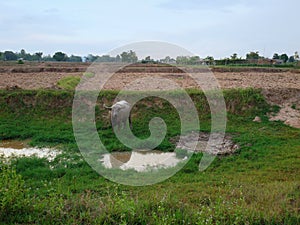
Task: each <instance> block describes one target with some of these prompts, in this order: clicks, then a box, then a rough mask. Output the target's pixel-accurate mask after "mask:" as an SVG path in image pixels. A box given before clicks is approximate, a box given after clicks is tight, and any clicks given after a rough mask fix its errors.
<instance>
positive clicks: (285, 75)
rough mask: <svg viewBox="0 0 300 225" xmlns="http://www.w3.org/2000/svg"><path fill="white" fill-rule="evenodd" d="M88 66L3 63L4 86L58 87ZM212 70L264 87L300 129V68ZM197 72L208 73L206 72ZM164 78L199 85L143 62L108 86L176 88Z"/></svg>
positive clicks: (236, 83) (222, 77)
mask: <svg viewBox="0 0 300 225" xmlns="http://www.w3.org/2000/svg"><path fill="white" fill-rule="evenodd" d="M88 66H90V64H87V63H47V62H45V63H25V64H23V65H17V64H16V63H1V64H0V89H17V88H20V89H58V87H57V82H58V81H59V80H60V79H61V78H63V77H67V76H82V74H83V73H84V72H85V71H86V70H87V68H88ZM212 73H213V75H214V76H215V77H216V79H217V81H218V83H219V85H220V86H221V88H223V89H228V88H248V87H253V88H260V89H263V93H264V95H265V97H266V99H267V100H268V101H269V102H270V103H272V104H276V105H279V106H281V108H282V109H281V111H280V112H279V114H278V115H276V116H273V117H271V119H274V120H283V121H285V123H286V124H288V125H291V126H295V127H299V128H300V71H297V70H285V69H268V68H267V69H265V68H254V69H251V68H237V69H236V70H233V71H232V70H231V69H226V68H225V69H222V68H216V69H213V70H212ZM195 74H196V76H204V75H203V71H202V72H201V71H200V72H199V73H195ZM146 77H147V78H150V82H143V81H137V79H142V78H146ZM162 78H167V79H169V80H171V81H174V82H176V83H177V84H178V85H179V86H180V87H182V88H199V87H198V85H197V84H196V82H195V81H194V80H193V79H192V78H191V77H189V76H188V75H186V74H184V73H182V72H181V71H180V70H176V68H175V69H174V68H165V67H159V66H157V65H155V66H152V67H151V66H149V65H142V66H136V67H131V68H127V69H125V70H123V71H121V72H119V73H116V74H114V76H113V77H112V78H111V79H110V80H109V82H107V83H106V84H105V86H104V89H109V90H120V89H123V88H124V87H125V86H126V85H128V84H130V83H132V82H134V81H136V82H135V83H134V85H133V86H134V89H136V90H149V89H151V90H153V89H156V90H166V89H173V88H174V87H172V86H170V85H168V84H163V82H161V80H160V79H162ZM148 81H149V80H148ZM208 83H209V82H208ZM205 85H206V84H205Z"/></svg>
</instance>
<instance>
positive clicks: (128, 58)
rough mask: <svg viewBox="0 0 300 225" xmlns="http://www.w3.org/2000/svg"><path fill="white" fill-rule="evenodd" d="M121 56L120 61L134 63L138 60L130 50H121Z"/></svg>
mask: <svg viewBox="0 0 300 225" xmlns="http://www.w3.org/2000/svg"><path fill="white" fill-rule="evenodd" d="M121 58H122V62H129V63H134V62H137V61H138V57H137V56H136V53H135V52H134V51H132V50H130V51H129V52H122V53H121Z"/></svg>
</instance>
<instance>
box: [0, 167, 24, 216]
mask: <svg viewBox="0 0 300 225" xmlns="http://www.w3.org/2000/svg"><path fill="white" fill-rule="evenodd" d="M28 207H29V198H27V189H26V188H25V186H24V180H23V179H22V177H21V176H20V175H18V174H17V173H16V171H15V170H14V169H12V168H10V167H8V166H7V165H1V171H0V221H4V220H5V219H4V218H8V217H9V216H10V214H12V215H16V213H18V214H21V213H20V212H22V211H25V210H28Z"/></svg>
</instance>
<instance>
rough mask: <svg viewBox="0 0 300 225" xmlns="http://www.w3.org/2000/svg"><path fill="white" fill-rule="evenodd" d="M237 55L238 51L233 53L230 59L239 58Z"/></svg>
mask: <svg viewBox="0 0 300 225" xmlns="http://www.w3.org/2000/svg"><path fill="white" fill-rule="evenodd" d="M237 56H238V55H237V53H233V55H232V56H230V59H231V60H237V59H238V57H237Z"/></svg>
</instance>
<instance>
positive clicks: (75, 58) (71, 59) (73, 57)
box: [68, 55, 82, 62]
mask: <svg viewBox="0 0 300 225" xmlns="http://www.w3.org/2000/svg"><path fill="white" fill-rule="evenodd" d="M68 61H69V62H82V58H81V56H76V55H71V56H70V57H69V58H68Z"/></svg>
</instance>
